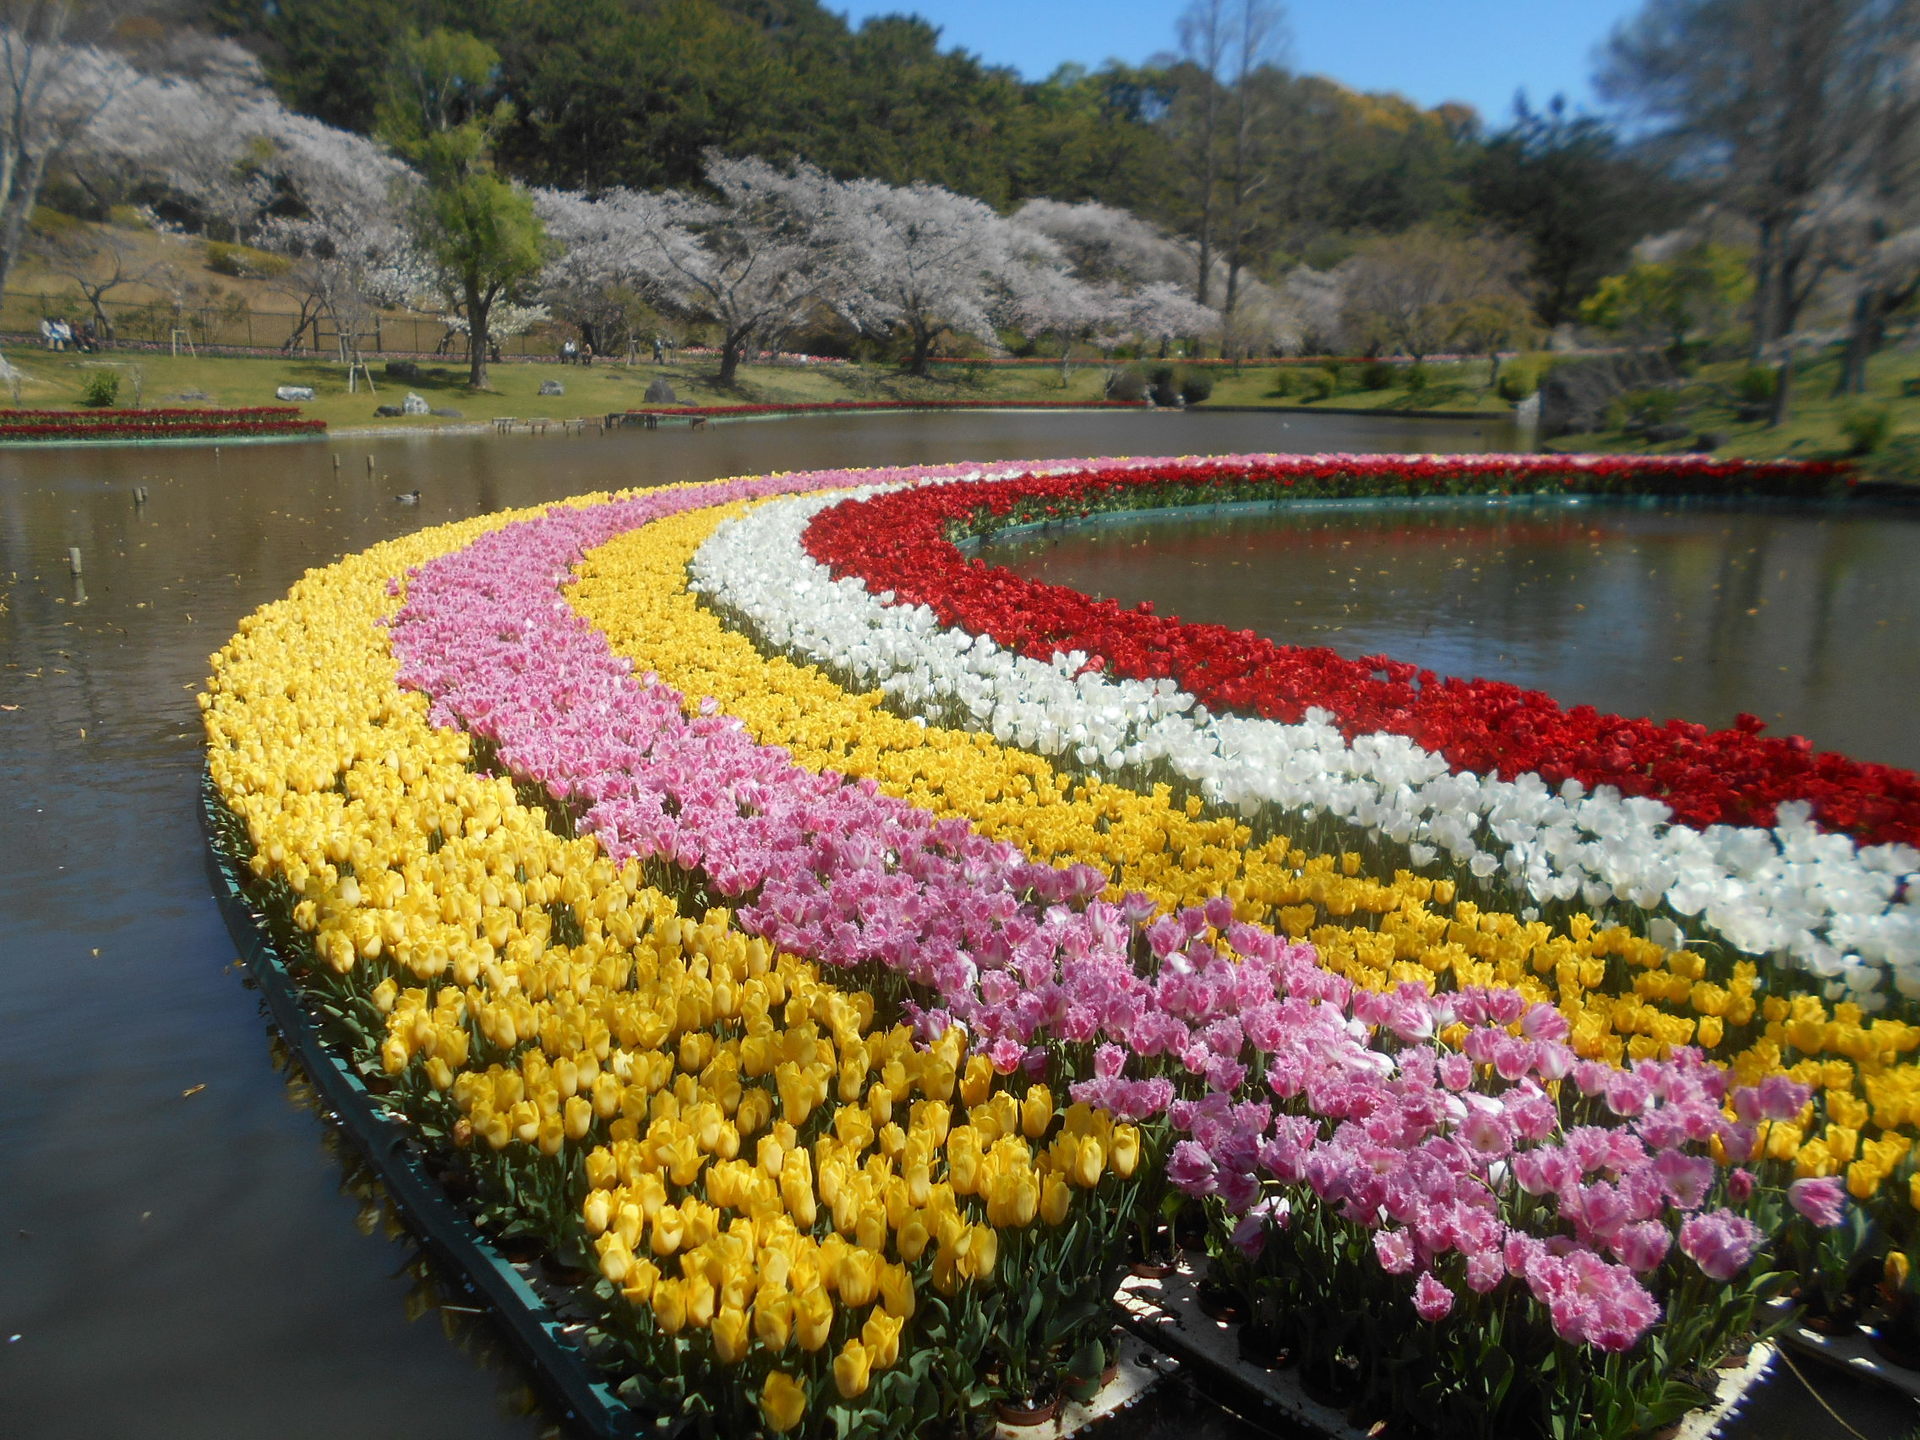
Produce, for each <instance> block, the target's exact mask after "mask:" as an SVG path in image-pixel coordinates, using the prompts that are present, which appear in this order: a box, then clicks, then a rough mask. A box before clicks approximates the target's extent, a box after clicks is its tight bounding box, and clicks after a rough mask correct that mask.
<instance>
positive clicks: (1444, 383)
mask: <svg viewBox="0 0 1920 1440" xmlns="http://www.w3.org/2000/svg"><path fill="white" fill-rule="evenodd" d="M7 358H8V359H9V360H11V361H12V362H13V364H14V365H15V366H16V367H18V368H19V369H20V370H21V372H22V373H23V375H24V377H25V380H24V383H23V385H22V387H21V393H20V403H21V404H23V405H27V406H35V407H64V406H74V407H77V406H79V404H80V399H81V394H82V392H83V390H84V388H85V386H86V384H87V382H88V381H89V380H90V379H91V378H92V377H93V376H94V375H95V374H96V373H97V372H98V371H99V370H101V369H102V368H106V369H111V370H113V371H115V372H116V373H118V375H119V376H120V396H119V401H118V404H120V405H123V406H130V405H132V404H133V403H134V398H135V388H136V377H137V382H138V392H139V403H140V404H141V405H142V406H145V407H148V408H153V407H158V406H164V405H175V404H208V405H271V404H275V403H277V402H276V401H275V400H274V395H273V392H274V390H275V388H276V387H278V386H281V385H310V386H312V387H313V390H314V396H315V398H314V399H313V400H312V401H311V402H310V403H307V404H303V405H302V406H301V407H300V408H301V411H302V413H303V414H306V415H309V416H312V417H314V418H316V419H321V420H325V421H326V422H327V424H328V426H329V427H330V428H332V429H335V430H342V429H366V428H378V429H391V430H394V431H412V430H431V429H438V428H442V427H445V426H448V425H456V424H471V423H473V422H476V421H488V420H492V419H493V418H495V417H496V416H502V415H511V416H514V417H516V418H519V419H527V418H530V417H544V418H546V419H551V420H560V419H570V418H573V417H575V416H581V415H604V414H606V413H607V412H609V411H613V410H627V409H633V408H636V407H638V406H641V405H643V404H645V395H646V390H647V386H648V385H650V384H651V383H652V382H653V381H654V380H655V379H657V378H659V377H662V376H664V377H665V378H666V379H667V381H668V382H669V383H670V384H671V385H672V386H673V389H674V393H675V395H676V396H677V397H678V399H679V401H680V403H682V404H688V405H741V404H773V403H778V402H781V401H796V402H821V401H834V400H906V401H913V400H944V401H954V400H961V401H976V402H979V403H981V404H992V403H993V402H994V401H996V400H1023V401H1036V400H1038V401H1047V400H1058V401H1062V402H1081V401H1089V400H1098V399H1100V398H1102V384H1103V380H1104V377H1105V374H1106V369H1105V367H1104V366H1102V365H1100V364H1098V363H1088V364H1076V365H1075V366H1074V367H1073V369H1072V370H1071V372H1070V373H1069V374H1068V376H1067V378H1066V383H1065V384H1064V385H1063V384H1062V382H1061V375H1060V371H1059V369H1058V368H1057V367H1054V366H1047V367H1045V368H1040V367H1032V368H1028V367H1009V368H997V369H996V368H990V367H985V366H970V367H963V366H946V367H940V368H939V369H937V370H936V372H935V373H934V374H933V375H932V376H931V377H930V378H928V379H924V380H922V379H916V378H914V377H913V376H910V375H907V374H904V373H903V372H901V371H900V370H898V369H895V368H893V367H890V366H880V365H868V366H859V365H829V366H820V367H818V368H814V369H808V368H803V367H797V366H743V367H742V368H741V371H740V375H739V380H738V383H737V384H735V385H734V386H733V387H732V388H731V389H722V388H721V386H720V385H719V384H718V382H717V381H716V379H715V375H716V373H717V371H718V362H717V361H714V360H712V359H708V358H704V357H703V358H701V359H699V360H697V361H689V362H682V363H678V364H673V365H653V364H650V363H645V362H642V363H640V364H636V365H633V366H631V367H629V366H627V365H624V364H620V363H618V362H615V363H608V362H606V361H602V362H600V363H599V364H596V365H593V366H591V367H583V366H577V365H569V366H559V365H553V364H534V363H530V362H524V361H521V362H516V361H508V362H506V363H504V364H499V365H493V366H489V367H488V378H489V382H490V385H491V388H490V389H489V390H486V391H483V392H474V391H471V390H468V389H467V387H466V369H465V367H464V366H463V365H458V364H454V363H448V364H444V365H429V366H424V367H423V368H424V369H425V370H426V371H427V378H425V379H421V380H417V381H413V382H401V381H397V380H389V379H387V378H386V376H385V375H384V374H383V373H382V370H381V366H380V364H379V363H378V362H376V363H375V364H374V367H373V372H374V383H375V384H376V385H377V386H378V387H379V388H378V390H377V391H376V392H375V393H374V394H372V395H369V394H368V393H367V392H366V388H365V385H364V384H362V385H361V387H360V389H359V390H358V392H357V393H355V394H348V393H347V376H346V371H345V369H344V367H342V366H341V365H340V364H338V363H337V362H332V361H323V360H317V359H314V358H312V357H301V356H293V357H289V358H287V359H284V360H281V359H258V358H253V359H228V358H222V357H215V356H208V357H203V358H197V359H196V358H194V357H191V356H180V357H173V356H168V355H151V354H144V353H134V352H121V351H112V352H103V353H101V354H98V355H77V354H73V353H64V354H57V355H56V354H51V353H49V352H47V351H45V350H40V349H26V348H16V349H15V350H14V351H13V352H12V353H11V354H10V355H9V356H8V357H7ZM1449 368H1450V367H1436V373H1435V380H1434V383H1432V384H1430V385H1429V386H1428V387H1426V389H1424V390H1423V391H1421V392H1419V393H1418V394H1413V393H1410V392H1408V391H1406V390H1405V389H1398V388H1397V389H1390V390H1365V389H1362V388H1360V386H1359V384H1358V380H1357V370H1356V372H1355V376H1356V378H1355V379H1354V380H1353V381H1352V388H1351V389H1347V388H1344V387H1343V388H1342V389H1340V390H1339V391H1337V392H1336V393H1335V394H1334V395H1332V396H1330V397H1328V398H1327V399H1326V400H1324V401H1321V402H1318V404H1320V405H1323V406H1330V407H1335V408H1367V409H1378V410H1382V411H1386V412H1392V411H1394V410H1408V409H1453V410H1460V411H1465V412H1469V413H1489V414H1504V413H1506V412H1507V410H1508V409H1509V408H1510V407H1509V406H1508V405H1507V404H1506V402H1505V401H1503V400H1500V399H1499V398H1498V397H1497V396H1495V395H1493V393H1492V392H1491V391H1489V390H1487V389H1486V388H1485V387H1484V386H1483V385H1479V384H1468V383H1462V382H1460V381H1457V380H1455V379H1454V378H1453V377H1452V376H1451V375H1450V374H1449ZM1472 369H1473V370H1474V372H1475V376H1474V378H1475V380H1476V381H1477V380H1478V379H1479V378H1480V372H1481V371H1482V370H1483V367H1480V366H1475V367H1472ZM1208 373H1209V375H1210V377H1211V378H1212V379H1213V381H1214V391H1213V396H1212V399H1211V402H1210V403H1212V404H1215V405H1263V406H1265V405H1303V404H1306V402H1305V401H1303V399H1302V398H1301V397H1300V396H1299V395H1298V394H1286V395H1281V394H1276V393H1275V376H1276V373H1277V372H1276V369H1275V367H1273V366H1271V365H1265V366H1249V367H1248V368H1247V369H1245V370H1244V371H1241V372H1239V373H1238V374H1236V373H1234V372H1233V371H1231V370H1227V369H1225V368H1224V367H1222V368H1218V369H1214V368H1211V367H1210V368H1209V371H1208ZM546 380H558V381H559V382H560V383H561V384H562V385H564V386H565V387H566V394H565V395H559V396H543V395H541V394H540V385H541V382H542V381H546ZM410 389H411V390H413V391H415V392H416V393H418V394H419V395H420V396H421V397H422V398H424V399H425V400H426V401H427V403H428V404H429V405H432V406H434V407H435V408H438V409H448V410H458V411H459V412H460V418H459V419H457V420H456V419H452V418H443V417H439V416H419V417H405V418H398V419H390V418H380V417H376V416H375V415H374V413H373V412H374V408H375V407H376V406H378V405H397V404H399V403H400V401H401V399H402V397H404V396H405V394H406V393H407V391H408V390H410ZM189 395H190V396H195V397H196V398H194V399H190V400H185V401H183V400H181V399H180V398H179V397H181V396H189ZM200 397H204V398H200ZM1308 408H1313V407H1312V406H1308Z"/></svg>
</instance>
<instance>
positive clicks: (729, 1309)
mask: <svg viewBox="0 0 1920 1440" xmlns="http://www.w3.org/2000/svg"><path fill="white" fill-rule="evenodd" d="M751 1333H752V1332H751V1331H750V1329H749V1328H748V1325H747V1312H746V1311H744V1310H742V1309H740V1308H739V1307H738V1306H735V1305H723V1306H721V1307H720V1311H719V1313H718V1314H716V1315H715V1316H714V1317H713V1353H714V1354H716V1355H718V1356H719V1357H720V1359H721V1360H722V1361H724V1362H725V1363H727V1364H728V1365H737V1364H739V1363H740V1361H741V1360H742V1359H744V1358H745V1356H746V1353H747V1341H748V1338H749V1336H750V1334H751Z"/></svg>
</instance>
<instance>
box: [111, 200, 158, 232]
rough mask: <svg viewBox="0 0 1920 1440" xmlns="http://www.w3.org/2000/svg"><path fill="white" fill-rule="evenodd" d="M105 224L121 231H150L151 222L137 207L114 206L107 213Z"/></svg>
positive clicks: (144, 212) (145, 213)
mask: <svg viewBox="0 0 1920 1440" xmlns="http://www.w3.org/2000/svg"><path fill="white" fill-rule="evenodd" d="M107 223H108V224H109V225H118V226H119V227H120V228H121V229H122V230H151V229H153V221H152V220H151V219H150V218H149V217H148V215H147V212H146V211H144V210H142V209H141V208H140V207H139V206H138V205H115V206H113V207H112V208H111V209H109V210H108V211H107Z"/></svg>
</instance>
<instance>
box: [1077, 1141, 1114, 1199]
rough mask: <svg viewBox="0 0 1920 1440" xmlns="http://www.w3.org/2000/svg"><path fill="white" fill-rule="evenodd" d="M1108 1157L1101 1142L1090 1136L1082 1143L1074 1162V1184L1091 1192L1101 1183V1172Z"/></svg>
mask: <svg viewBox="0 0 1920 1440" xmlns="http://www.w3.org/2000/svg"><path fill="white" fill-rule="evenodd" d="M1106 1160H1107V1155H1106V1152H1105V1151H1104V1150H1102V1149H1101V1148H1100V1142H1099V1141H1098V1140H1096V1139H1094V1138H1093V1136H1091V1135H1089V1136H1087V1137H1086V1138H1085V1139H1083V1140H1082V1141H1081V1142H1080V1150H1079V1153H1078V1154H1077V1155H1075V1156H1074V1160H1073V1183H1074V1184H1076V1185H1080V1186H1083V1187H1085V1188H1086V1189H1089V1190H1091V1189H1092V1188H1093V1187H1094V1186H1095V1185H1098V1184H1099V1183H1100V1171H1101V1169H1102V1168H1103V1167H1104V1166H1105V1165H1106Z"/></svg>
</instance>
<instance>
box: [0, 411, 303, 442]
mask: <svg viewBox="0 0 1920 1440" xmlns="http://www.w3.org/2000/svg"><path fill="white" fill-rule="evenodd" d="M109 413H113V412H109ZM119 414H121V415H122V416H137V417H139V418H137V419H133V418H121V419H107V420H99V421H94V420H91V419H89V420H86V421H79V422H76V421H74V420H72V419H67V418H63V419H60V420H42V421H31V422H26V423H20V422H16V421H13V420H11V419H9V418H8V417H7V416H6V415H5V414H0V440H194V439H212V440H218V439H222V438H226V437H230V436H231V437H241V436H248V435H315V434H319V433H321V432H323V431H324V430H325V429H326V428H327V422H326V421H324V420H280V419H261V418H255V417H253V416H251V415H247V414H244V413H240V414H236V413H235V412H233V411H208V410H176V411H171V412H169V411H153V410H135V411H122V412H119Z"/></svg>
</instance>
